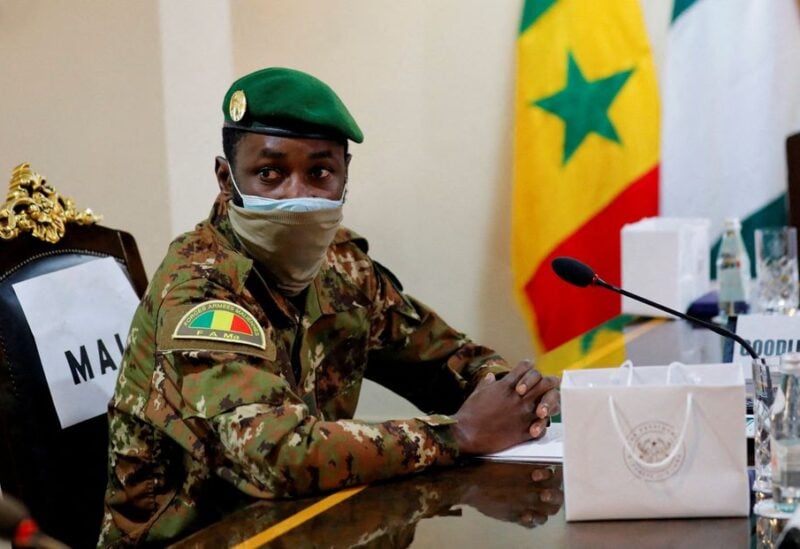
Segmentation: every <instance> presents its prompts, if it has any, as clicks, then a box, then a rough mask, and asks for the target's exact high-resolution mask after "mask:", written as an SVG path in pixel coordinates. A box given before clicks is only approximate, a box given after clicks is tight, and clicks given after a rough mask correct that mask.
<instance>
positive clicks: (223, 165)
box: [214, 156, 233, 201]
mask: <svg viewBox="0 0 800 549" xmlns="http://www.w3.org/2000/svg"><path fill="white" fill-rule="evenodd" d="M214 173H215V174H216V175H217V185H219V192H220V194H221V195H222V196H223V197H224V199H225V201H228V200H232V199H233V189H232V188H231V165H230V164H229V163H228V161H227V160H226V159H225V157H224V156H218V157H216V158H215V159H214Z"/></svg>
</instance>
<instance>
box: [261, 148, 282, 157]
mask: <svg viewBox="0 0 800 549" xmlns="http://www.w3.org/2000/svg"><path fill="white" fill-rule="evenodd" d="M258 155H259V156H262V157H264V158H286V153H285V152H281V151H279V150H276V149H270V148H269V147H264V148H263V149H261V151H260V152H259V153H258Z"/></svg>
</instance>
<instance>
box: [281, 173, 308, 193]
mask: <svg viewBox="0 0 800 549" xmlns="http://www.w3.org/2000/svg"><path fill="white" fill-rule="evenodd" d="M284 189H285V192H284V196H283V198H305V197H309V196H311V188H310V187H309V186H308V185H307V184H306V182H305V180H304V179H303V178H302V177H300V176H299V175H292V176H291V177H290V178H289V179H288V181H286V185H285V187H284Z"/></svg>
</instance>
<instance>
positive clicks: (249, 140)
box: [217, 133, 350, 200]
mask: <svg viewBox="0 0 800 549" xmlns="http://www.w3.org/2000/svg"><path fill="white" fill-rule="evenodd" d="M349 161H350V157H349V155H348V154H346V153H345V148H344V145H342V144H341V143H337V142H336V141H328V140H325V139H297V138H290V137H277V136H273V135H263V134H258V133H247V134H245V135H244V137H242V138H241V140H240V141H239V142H238V144H237V146H236V158H235V159H234V166H235V169H236V172H235V176H236V184H237V185H238V186H239V190H240V191H241V192H242V193H243V194H251V195H257V196H264V197H267V198H274V199H285V198H300V197H311V196H313V197H317V198H328V199H330V200H338V199H339V198H341V196H342V192H343V190H344V184H345V182H346V181H347V165H348V164H349ZM225 164H227V162H226V163H225ZM223 171H224V172H227V171H228V170H223ZM221 176H222V177H221ZM226 176H227V177H226ZM217 177H218V179H219V180H220V181H219V183H220V188H221V189H222V191H223V192H226V191H227V192H228V193H230V186H231V183H230V177H229V174H228V173H220V170H219V166H218V170H217Z"/></svg>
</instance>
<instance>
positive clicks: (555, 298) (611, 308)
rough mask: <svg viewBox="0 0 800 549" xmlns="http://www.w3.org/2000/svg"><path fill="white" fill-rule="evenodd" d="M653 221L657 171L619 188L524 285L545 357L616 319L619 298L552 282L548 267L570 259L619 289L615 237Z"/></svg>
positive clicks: (655, 203) (618, 248)
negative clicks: (626, 227) (645, 220)
mask: <svg viewBox="0 0 800 549" xmlns="http://www.w3.org/2000/svg"><path fill="white" fill-rule="evenodd" d="M654 215H658V166H657V165H656V166H655V167H654V168H653V169H652V170H650V171H649V172H647V173H646V174H644V175H643V176H642V177H641V178H639V179H638V180H636V181H635V182H633V183H632V184H631V185H629V186H628V187H626V188H625V190H624V191H622V192H621V193H620V194H619V196H617V197H616V198H615V199H614V200H613V201H612V202H611V203H610V204H608V205H607V206H606V207H605V208H603V209H602V210H601V211H600V212H598V213H597V215H595V216H594V217H593V218H592V219H590V220H589V221H588V222H587V223H586V224H584V225H583V226H582V227H580V228H579V229H578V230H577V231H575V232H574V233H572V234H571V235H570V236H569V237H568V238H567V239H566V240H564V241H563V242H562V243H561V244H559V245H558V246H557V247H556V248H555V249H554V250H553V251H552V252H551V253H550V255H549V256H547V257H546V258H545V260H544V261H542V263H540V264H539V267H538V269H537V270H536V272H535V273H534V274H533V276H532V277H531V279H530V280H529V281H528V283H527V284H525V296H526V297H527V299H528V302H529V304H530V306H531V307H532V308H533V310H534V311H535V313H536V322H537V324H538V333H539V338H540V341H541V342H542V346H543V347H544V350H546V351H549V350H550V349H553V348H555V347H558V346H559V345H561V344H562V343H566V342H567V341H569V340H570V339H572V338H574V337H576V336H578V335H580V334H582V333H584V332H586V331H588V330H591V329H592V328H595V327H597V326H598V325H599V324H602V323H603V322H605V321H606V320H608V319H610V318H613V317H614V316H616V315H618V314H619V313H620V297H619V296H618V295H617V294H615V293H612V292H609V291H608V290H604V289H602V288H578V287H576V286H572V285H570V284H567V283H566V282H564V281H563V280H561V279H560V278H558V277H557V276H556V275H555V273H553V270H552V269H551V268H550V262H551V261H552V260H553V259H554V258H556V257H558V256H572V257H575V258H576V259H580V260H581V261H583V262H585V263H587V264H588V265H589V266H591V267H592V268H594V270H595V272H597V274H598V275H600V277H601V278H603V280H606V281H607V282H609V283H611V284H614V285H619V282H620V276H621V274H620V270H621V265H620V263H621V260H620V253H621V251H620V248H621V246H620V239H621V236H620V231H621V230H622V226H623V225H625V224H626V223H633V222H635V221H638V220H639V219H641V218H643V217H648V216H654Z"/></svg>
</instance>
